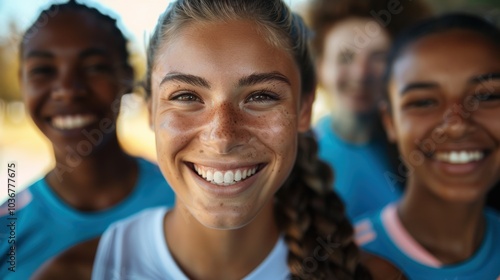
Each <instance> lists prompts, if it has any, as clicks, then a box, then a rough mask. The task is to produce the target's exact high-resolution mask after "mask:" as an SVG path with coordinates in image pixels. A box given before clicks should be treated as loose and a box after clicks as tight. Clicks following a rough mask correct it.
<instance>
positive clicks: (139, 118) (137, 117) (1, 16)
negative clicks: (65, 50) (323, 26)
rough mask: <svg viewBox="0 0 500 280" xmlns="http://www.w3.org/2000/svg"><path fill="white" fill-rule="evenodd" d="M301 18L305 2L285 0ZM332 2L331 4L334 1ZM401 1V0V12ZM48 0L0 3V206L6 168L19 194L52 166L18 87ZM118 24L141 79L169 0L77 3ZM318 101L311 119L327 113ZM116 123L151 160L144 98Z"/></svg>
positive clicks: (441, 8) (478, 6)
mask: <svg viewBox="0 0 500 280" xmlns="http://www.w3.org/2000/svg"><path fill="white" fill-rule="evenodd" d="M285 1H286V2H288V3H289V4H290V5H291V6H292V8H293V9H294V10H296V11H298V12H299V13H300V12H302V11H304V9H305V7H306V6H307V0H285ZM332 1H334V0H332ZM405 1H411V0H400V2H401V5H403V7H404V2H405ZM58 2H66V1H50V0H15V1H13V0H0V203H2V202H3V201H4V200H5V199H6V198H7V163H10V162H15V163H16V166H17V168H16V178H17V179H16V184H17V192H18V191H20V190H21V189H22V188H24V187H26V186H27V185H28V184H29V183H31V182H32V181H34V180H35V179H37V178H39V177H40V176H43V174H44V173H46V172H47V171H48V170H49V169H50V168H51V167H52V165H53V157H52V151H51V149H52V148H51V146H50V143H49V142H48V141H47V140H46V139H45V138H44V136H43V135H42V134H41V133H40V132H39V131H38V130H37V129H36V127H34V125H33V124H32V122H31V120H30V119H29V116H27V115H26V112H25V110H24V106H23V103H22V95H21V92H20V89H19V85H18V78H17V73H18V68H19V63H18V46H19V39H20V38H21V36H22V34H23V32H24V30H25V29H26V28H27V27H28V26H29V25H31V24H32V23H33V21H34V19H35V17H36V16H37V15H38V14H39V12H40V11H41V10H43V9H44V8H47V7H48V6H49V5H50V4H52V3H58ZM79 2H82V3H85V4H87V5H89V6H93V7H96V8H98V9H99V10H100V11H102V12H104V13H107V14H110V15H112V16H113V17H115V18H117V19H118V20H119V26H120V28H121V29H122V30H123V31H124V33H125V35H126V36H128V38H129V40H130V46H129V50H130V52H131V62H132V64H133V65H134V67H135V71H136V76H137V77H138V79H140V78H142V76H143V74H144V70H145V46H146V42H147V38H148V37H149V35H150V33H151V32H152V29H153V27H154V25H155V23H156V20H157V18H158V16H159V14H160V13H161V12H162V11H163V10H164V9H165V7H166V6H167V3H168V2H169V1H168V0H141V1H139V0H101V1H98V0H79ZM428 2H429V4H430V5H431V6H432V7H433V8H434V10H435V12H436V13H441V12H445V11H457V10H462V11H468V12H473V13H477V14H480V15H483V16H485V17H488V18H490V19H492V20H493V21H495V22H496V23H500V1H498V0H439V1H431V0H428ZM318 99H319V101H320V102H316V105H315V106H316V107H315V114H316V115H315V118H314V120H317V119H318V118H319V117H320V116H321V115H323V114H325V113H326V108H323V107H321V104H325V103H324V102H321V100H322V97H321V95H320V96H319V97H318ZM122 105H123V110H122V111H121V116H120V120H119V123H118V133H119V137H120V140H121V142H122V144H123V146H124V147H125V149H126V150H128V151H129V152H130V153H131V154H134V155H138V156H142V157H145V158H148V159H150V160H153V161H155V151H154V149H155V148H154V136H153V133H152V132H151V130H150V129H149V126H148V125H147V110H146V108H145V106H144V103H143V99H142V96H141V95H139V94H129V95H126V96H125V97H124V100H123V102H122Z"/></svg>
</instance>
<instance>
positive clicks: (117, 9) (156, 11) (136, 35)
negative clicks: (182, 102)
mask: <svg viewBox="0 0 500 280" xmlns="http://www.w3.org/2000/svg"><path fill="white" fill-rule="evenodd" d="M77 1H78V2H81V3H84V4H86V5H88V6H92V7H97V8H98V9H99V10H100V11H101V12H103V13H107V14H110V15H112V16H113V17H114V18H117V19H118V20H119V23H120V27H121V28H122V30H123V31H124V32H125V34H126V35H128V36H129V38H130V39H131V40H132V41H135V42H136V43H137V44H138V47H139V48H140V49H142V50H143V49H144V46H145V45H146V44H145V42H146V39H145V38H148V37H149V34H150V32H151V31H152V29H153V28H154V26H155V24H156V21H157V19H158V16H159V15H160V13H161V12H162V11H164V10H165V8H166V7H167V5H168V3H169V2H170V1H169V0H141V1H139V0H134V1H132V0H77ZM306 1H307V0H285V2H287V3H288V4H289V5H291V6H292V7H293V8H297V7H300V5H302V4H303V3H304V2H306ZM60 2H66V1H65V0H0V39H1V38H2V37H5V36H7V32H8V29H7V27H8V23H9V22H12V21H15V22H16V24H17V25H18V27H19V28H21V30H25V29H26V28H27V27H28V26H29V25H30V24H32V22H33V21H34V18H35V17H36V16H37V15H38V14H39V12H40V11H41V10H43V9H44V8H47V7H48V6H50V5H51V4H53V3H60Z"/></svg>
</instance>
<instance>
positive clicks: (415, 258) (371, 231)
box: [356, 204, 500, 280]
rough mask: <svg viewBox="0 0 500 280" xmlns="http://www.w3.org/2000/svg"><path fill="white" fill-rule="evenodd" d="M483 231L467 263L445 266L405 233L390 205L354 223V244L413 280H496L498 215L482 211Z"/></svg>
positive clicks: (499, 256) (499, 246)
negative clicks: (477, 247)
mask: <svg viewBox="0 0 500 280" xmlns="http://www.w3.org/2000/svg"><path fill="white" fill-rule="evenodd" d="M485 217H486V232H485V234H484V239H483V241H482V244H481V246H480V247H479V249H478V250H477V252H476V253H475V254H474V255H473V256H472V257H471V258H470V259H468V260H466V261H463V262H461V263H458V264H453V265H445V264H442V263H441V262H440V261H439V260H438V259H437V258H435V257H434V256H433V255H432V254H430V253H429V252H428V251H426V250H425V249H424V248H423V247H422V246H421V245H420V244H419V243H418V242H417V241H415V239H413V237H412V236H411V235H410V234H409V233H408V232H407V231H406V229H405V228H404V227H403V225H402V224H401V221H400V220H399V217H398V215H397V205H396V204H390V205H388V206H386V207H385V208H384V209H382V210H381V211H378V212H376V213H375V214H372V215H368V216H366V217H363V218H360V219H359V220H358V222H357V223H356V241H357V243H358V245H360V246H361V247H362V248H363V250H365V251H367V252H369V253H372V254H374V255H378V256H381V257H383V258H385V259H386V260H388V261H389V262H392V263H393V264H394V265H395V266H396V267H398V268H399V269H400V270H401V271H402V272H403V273H404V274H405V275H406V276H407V277H409V279H415V280H420V279H422V280H434V279H435V280H443V279H450V280H454V279H457V280H478V279H481V280H500V215H499V214H498V213H497V212H494V211H492V210H486V211H485Z"/></svg>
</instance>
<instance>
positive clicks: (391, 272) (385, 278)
mask: <svg viewBox="0 0 500 280" xmlns="http://www.w3.org/2000/svg"><path fill="white" fill-rule="evenodd" d="M361 262H362V263H363V265H364V266H365V267H366V268H367V269H368V270H369V271H370V273H371V275H372V278H373V280H406V279H407V278H406V276H405V275H404V274H403V272H402V271H401V270H399V269H398V268H397V267H396V266H394V265H393V264H392V263H390V262H389V261H387V260H386V259H383V258H381V257H379V256H375V255H372V254H370V253H367V252H362V253H361Z"/></svg>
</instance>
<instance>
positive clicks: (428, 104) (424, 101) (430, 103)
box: [404, 99, 436, 109]
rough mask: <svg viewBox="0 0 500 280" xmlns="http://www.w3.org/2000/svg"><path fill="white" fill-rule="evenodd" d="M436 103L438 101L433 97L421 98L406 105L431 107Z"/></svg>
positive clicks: (407, 106)
mask: <svg viewBox="0 0 500 280" xmlns="http://www.w3.org/2000/svg"><path fill="white" fill-rule="evenodd" d="M435 104H436V101H435V100H433V99H421V100H415V101H412V102H409V103H408V104H406V105H405V106H404V107H405V108H408V109H410V108H429V107H432V106H434V105H435Z"/></svg>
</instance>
